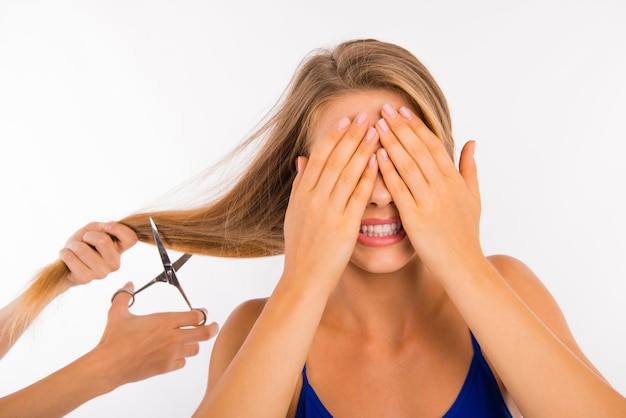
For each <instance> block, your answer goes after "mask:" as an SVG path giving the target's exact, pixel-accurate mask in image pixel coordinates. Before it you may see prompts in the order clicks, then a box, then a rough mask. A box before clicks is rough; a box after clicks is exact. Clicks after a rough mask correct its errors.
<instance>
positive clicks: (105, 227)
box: [104, 222, 113, 231]
mask: <svg viewBox="0 0 626 418" xmlns="http://www.w3.org/2000/svg"><path fill="white" fill-rule="evenodd" d="M111 228H113V224H112V223H111V222H107V223H105V224H104V230H105V231H110V230H111Z"/></svg>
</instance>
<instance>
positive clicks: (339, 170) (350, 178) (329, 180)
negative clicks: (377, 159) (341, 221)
mask: <svg viewBox="0 0 626 418" xmlns="http://www.w3.org/2000/svg"><path fill="white" fill-rule="evenodd" d="M368 121H369V115H368V114H367V113H366V112H359V113H358V114H357V116H356V118H355V119H354V121H353V122H352V125H350V128H348V130H347V131H346V133H345V134H344V135H343V137H342V138H341V140H340V141H339V143H338V144H337V146H336V147H335V148H334V149H333V151H332V153H331V154H330V155H329V157H328V160H327V161H326V165H325V166H324V170H323V171H322V173H321V174H320V180H319V182H318V184H317V187H318V188H319V190H320V192H321V193H323V194H325V195H330V193H331V192H332V191H333V189H335V186H336V184H337V181H338V179H340V178H341V176H345V177H344V179H343V180H342V183H344V184H347V185H351V187H350V188H349V191H350V192H352V190H354V185H355V184H356V181H358V178H359V177H360V176H361V172H362V171H363V168H364V167H365V165H366V164H367V160H368V159H369V156H370V155H371V152H372V151H373V149H374V148H373V138H374V136H373V135H366V132H371V131H370V130H369V129H368V124H367V122H368ZM360 145H365V146H364V147H361V152H359V153H358V154H357V162H356V164H357V166H360V168H359V170H358V173H357V175H356V176H355V175H354V174H355V173H354V169H353V170H346V167H347V166H348V164H349V162H350V161H351V160H352V158H353V156H354V155H355V152H356V151H357V150H358V149H359V146H360ZM367 147H369V148H370V149H371V150H370V151H366V150H365V149H364V148H367ZM359 157H360V162H359V161H358V160H359ZM339 190H340V191H341V190H345V187H340V189H339ZM342 203H344V204H345V201H344V202H342Z"/></svg>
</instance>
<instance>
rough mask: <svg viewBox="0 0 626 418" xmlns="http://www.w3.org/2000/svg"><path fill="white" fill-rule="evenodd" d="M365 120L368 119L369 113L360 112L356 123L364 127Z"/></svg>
mask: <svg viewBox="0 0 626 418" xmlns="http://www.w3.org/2000/svg"><path fill="white" fill-rule="evenodd" d="M365 119H367V113H365V112H359V114H358V115H356V120H355V122H356V124H357V125H363V123H364V122H365Z"/></svg>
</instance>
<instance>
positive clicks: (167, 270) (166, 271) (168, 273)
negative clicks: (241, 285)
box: [111, 218, 207, 325]
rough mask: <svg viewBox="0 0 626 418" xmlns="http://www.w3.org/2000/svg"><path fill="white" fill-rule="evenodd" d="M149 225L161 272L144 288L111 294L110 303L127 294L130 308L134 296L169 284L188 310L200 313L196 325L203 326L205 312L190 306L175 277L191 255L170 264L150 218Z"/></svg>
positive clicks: (205, 318)
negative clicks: (200, 316)
mask: <svg viewBox="0 0 626 418" xmlns="http://www.w3.org/2000/svg"><path fill="white" fill-rule="evenodd" d="M150 225H151V226H152V235H154V241H155V242H156V246H157V248H158V250H159V255H160V256H161V262H162V263H163V272H162V273H161V274H159V275H158V276H156V277H155V278H154V279H152V280H150V281H149V282H148V283H146V284H145V285H144V286H142V287H140V288H139V289H137V290H135V291H134V292H131V291H130V290H126V289H118V290H117V291H116V292H115V293H113V296H112V297H111V302H113V299H115V296H117V295H118V294H120V293H128V294H129V295H130V302H129V303H128V307H129V308H130V307H131V306H133V303H135V295H136V294H137V293H139V292H141V291H142V290H144V289H146V288H148V287H150V286H152V285H153V284H155V283H157V282H165V283H169V284H171V285H172V286H174V287H176V289H178V291H179V292H180V294H181V295H182V296H183V299H185V302H186V303H187V306H189V309H191V310H195V311H200V312H202V315H204V319H203V320H202V321H201V322H200V323H199V324H198V325H204V323H205V322H206V320H207V316H206V312H205V311H204V310H203V309H200V308H193V307H192V306H191V303H189V299H187V295H185V292H184V291H183V288H182V287H181V286H180V283H179V282H178V277H176V271H177V270H178V269H180V268H181V267H182V266H183V264H185V263H186V262H187V260H189V258H191V254H183V255H182V256H181V257H180V258H179V259H178V260H176V261H175V262H174V264H172V262H171V261H170V257H169V256H168V255H167V251H166V250H165V245H163V241H162V240H161V236H160V235H159V231H158V230H157V227H156V225H155V224H154V221H153V220H152V218H150Z"/></svg>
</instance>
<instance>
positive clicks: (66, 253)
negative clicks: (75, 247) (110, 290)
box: [59, 247, 95, 283]
mask: <svg viewBox="0 0 626 418" xmlns="http://www.w3.org/2000/svg"><path fill="white" fill-rule="evenodd" d="M59 258H60V259H61V260H62V261H63V262H64V263H65V265H66V266H67V268H68V269H69V270H70V280H71V281H73V282H75V283H80V282H82V281H89V280H91V279H92V278H94V277H95V273H94V272H93V271H91V269H89V268H88V267H87V266H86V265H85V264H83V262H82V261H81V260H80V259H79V258H78V257H77V256H76V254H74V252H72V250H70V249H69V248H67V247H66V248H62V249H61V251H59ZM80 278H88V279H87V280H80Z"/></svg>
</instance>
